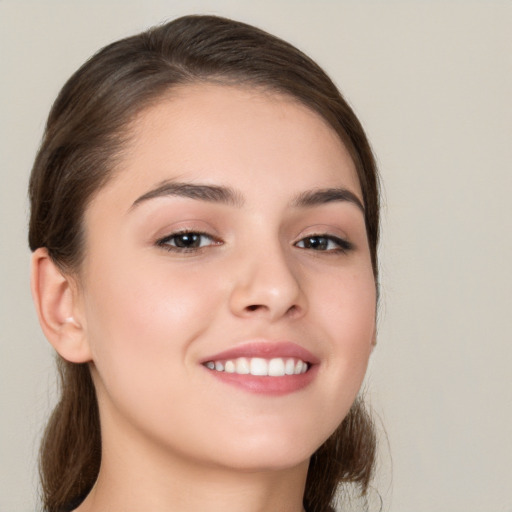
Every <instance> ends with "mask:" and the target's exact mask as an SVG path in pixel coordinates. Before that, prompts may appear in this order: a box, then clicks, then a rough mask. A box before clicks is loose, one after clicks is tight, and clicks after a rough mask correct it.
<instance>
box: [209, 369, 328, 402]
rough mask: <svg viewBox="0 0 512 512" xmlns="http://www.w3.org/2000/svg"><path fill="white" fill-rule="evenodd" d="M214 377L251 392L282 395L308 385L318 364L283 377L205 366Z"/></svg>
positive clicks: (314, 374) (315, 372)
mask: <svg viewBox="0 0 512 512" xmlns="http://www.w3.org/2000/svg"><path fill="white" fill-rule="evenodd" d="M205 370H206V371H207V372H209V373H210V374H211V375H212V376H213V377H215V378H217V379H219V380H220V381H222V382H224V383H225V384H229V385H231V386H235V387H238V388H241V389H243V390H245V391H248V392H250V393H255V394H260V395H270V396H281V395H287V394H290V393H294V392H295V391H299V390H301V389H304V388H305V387H306V386H308V385H309V384H310V383H311V382H312V381H313V379H314V378H315V376H316V374H317V371H318V365H313V366H312V367H310V368H309V370H308V371H307V372H306V373H301V374H299V375H284V376H282V377H269V376H256V375H250V374H243V375H242V374H238V373H227V372H218V371H215V370H210V369H209V368H205Z"/></svg>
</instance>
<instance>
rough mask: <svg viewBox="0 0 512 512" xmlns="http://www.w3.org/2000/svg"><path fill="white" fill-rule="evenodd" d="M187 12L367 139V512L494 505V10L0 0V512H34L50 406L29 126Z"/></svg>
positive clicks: (509, 222) (505, 388)
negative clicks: (340, 105)
mask: <svg viewBox="0 0 512 512" xmlns="http://www.w3.org/2000/svg"><path fill="white" fill-rule="evenodd" d="M188 13H211V14H219V15H223V16H228V17H233V18H236V19H240V20H242V21H246V22H249V23H252V24H255V25H257V26H260V27H261V28H263V29H266V30H268V31H270V32H272V33H275V34H276V35H278V36H281V37H283V38H284V39H286V40H289V41H290V42H292V43H294V44H295V45H297V46H298V47H299V48H301V49H303V50H304V51H306V53H308V54H309V55H311V56H312V57H313V58H314V59H315V60H317V62H319V63H320V64H321V65H322V66H323V67H324V68H325V69H326V71H327V72H328V73H329V74H330V75H331V76H332V77H333V79H334V80H335V82H336V83H337V84H338V86H339V87H340V89H341V90H342V92H343V93H344V94H345V95H346V96H347V98H348V99H349V101H350V103H351V104H352V105H353V106H354V108H355V111H356V113H357V114H358V115H359V117H360V119H361V120H362V122H363V125H364V126H365V128H366V130H367V133H368V135H369V137H370V140H371V141H372V144H373V147H374V149H375V152H376V155H377V158H378V161H379V166H380V171H381V175H382V179H383V184H384V186H383V205H384V209H383V231H382V233H383V238H382V245H381V252H380V254H381V269H382V270H381V272H382V277H381V282H382V296H381V304H380V319H379V337H378V346H377V348H376V350H375V351H374V354H373V356H372V361H371V365H370V370H369V373H368V378H367V381H366V387H367V389H368V396H369V399H370V401H371V402H372V404H373V407H374V409H375V411H376V413H377V414H378V416H379V417H380V418H381V419H382V422H383V423H384V425H385V427H386V430H387V435H388V438H389V445H390V449H388V446H387V442H386V441H385V440H384V441H383V443H382V446H381V456H380V458H381V468H380V473H379V476H378V478H377V480H376V482H375V486H376V488H377V490H378V491H379V492H380V494H381V496H382V499H383V502H384V503H383V510H384V511H393V512H512V377H511V374H512V372H511V368H512V313H511V309H512V271H511V264H512V234H511V233H512V207H511V199H510V198H511V193H512V177H511V176H512V169H511V162H512V143H511V136H512V106H511V99H510V98H511V93H512V57H511V56H512V36H511V34H512V30H511V27H512V2H510V1H484V0H481V1H470V0H469V1H462V0H459V1H431V2H420V1H412V0H411V1H388V2H384V1H357V2H356V1H344V0H338V1H336V0H330V1H329V0H316V1H315V2H313V1H305V0H304V1H303V0H277V1H276V0H274V1H268V0H259V1H257V2H255V1H253V2H249V1H236V0H231V1H230V0H210V1H208V0H204V1H200V0H197V1H189V2H183V1H177V0H167V1H163V0H161V1H158V0H140V1H133V0H123V1H103V2H96V1H92V0H74V1H71V0H67V1H54V0H44V1H28V0H18V1H9V0H0V74H1V79H0V115H1V124H0V173H1V184H0V214H1V217H0V301H1V302H0V320H1V323H0V326H1V329H0V512H28V511H32V510H35V509H36V508H37V472H36V464H35V460H36V453H37V447H38V439H39V437H40V434H41V430H42V428H43V425H44V421H45V419H46V417H47V415H48V413H49V410H50V407H51V405H52V404H53V400H54V389H55V376H54V369H53V358H52V351H51V350H50V346H49V344H47V343H46V341H45V340H44V338H43V335H42V333H41V332H40V329H39V326H38V323H37V319H36V315H35V312H34V309H33V307H32V303H31V298H30V292H29V274H28V272H29V259H30V254H29V250H28V248H27V243H26V224H27V217H28V206H27V200H26V188H27V182H28V176H29V172H30V168H31V165H32V161H33V159H34V155H35V152H36V149H37V146H38V143H39V140H40V138H41V135H42V131H43V126H44V122H45V118H46V116H47V114H48V111H49V108H50V105H51V103H52V101H53V100H54V98H55V96H56V94H57V92H58V90H59V89H60V87H61V86H62V85H63V83H64V81H65V80H66V79H67V78H68V77H69V76H70V74H71V73H72V72H73V71H75V70H76V69H77V68H78V67H79V66H80V65H81V64H82V63H83V61H84V60H85V59H86V58H88V57H89V56H90V55H91V54H92V53H93V52H95V51H96V50H98V49H99V48H100V47H102V46H104V45H105V44H107V43H109V42H111V41H113V40H115V39H118V38H120V37H123V36H127V35H131V34H132V33H135V32H139V31H141V30H143V29H144V28H147V27H149V26H151V25H153V24H155V23H159V22H162V21H164V20H166V19H171V18H174V17H176V16H179V15H182V14H188ZM389 452H391V455H390V454H389ZM227 512H228V511H227ZM276 512H278V511H276Z"/></svg>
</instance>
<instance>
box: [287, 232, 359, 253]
mask: <svg viewBox="0 0 512 512" xmlns="http://www.w3.org/2000/svg"><path fill="white" fill-rule="evenodd" d="M295 245H296V246H297V247H299V248H301V249H310V250H313V251H324V252H346V251H349V250H350V249H352V244H351V243H350V242H347V241H346V240H343V239H342V238H338V237H336V236H332V235H313V236H307V237H305V238H303V239H302V240H299V241H298V242H297V243H296V244H295Z"/></svg>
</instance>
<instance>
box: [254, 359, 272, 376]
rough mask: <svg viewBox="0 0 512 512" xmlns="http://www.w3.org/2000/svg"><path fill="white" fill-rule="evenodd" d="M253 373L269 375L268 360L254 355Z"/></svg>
mask: <svg viewBox="0 0 512 512" xmlns="http://www.w3.org/2000/svg"><path fill="white" fill-rule="evenodd" d="M250 373H251V375H268V362H267V361H266V359H262V358H261V357H253V358H252V359H251V364H250Z"/></svg>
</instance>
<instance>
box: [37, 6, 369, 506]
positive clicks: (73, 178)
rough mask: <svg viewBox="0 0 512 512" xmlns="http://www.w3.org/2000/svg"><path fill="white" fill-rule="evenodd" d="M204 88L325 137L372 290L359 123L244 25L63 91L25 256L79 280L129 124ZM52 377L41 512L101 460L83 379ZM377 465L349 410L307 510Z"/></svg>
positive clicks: (220, 23)
mask: <svg viewBox="0 0 512 512" xmlns="http://www.w3.org/2000/svg"><path fill="white" fill-rule="evenodd" d="M206 81H215V82H218V83H221V84H222V83H224V84H227V83H229V84H244V85H248V86H252V87H254V86H256V87H261V88H264V89H266V90H269V91H275V92H279V93H281V94H283V93H284V94H286V95H288V96H291V97H293V98H295V99H296V100H298V101H300V102H302V103H303V104H304V105H306V106H308V107H309V108H311V109H312V110H313V111H315V112H317V113H318V114H319V115H321V116H322V117H323V118H324V119H325V120H326V121H327V122H328V123H329V124H330V125H331V126H332V128H333V129H334V130H335V131H336V132H337V134H338V135H339V137H340V139H341V140H342V141H343V143H344V144H345V146H346V147H347V149H348V151H349V152H350V154H351V156H352V158H353V160H354V162H355V165H356V169H357V173H358V177H359V181H360V184H361V189H362V194H363V201H364V205H365V222H366V230H367V236H368V240H369V246H370V252H371V258H372V264H373V270H374V274H375V282H376V283H377V243H378V235H379V193H378V178H377V171H376V166H375V161H374V158H373V154H372V151H371V148H370V146H369V143H368V141H367V138H366V136H365V133H364V131H363V129H362V127H361V124H360V123H359V121H358V119H357V117H356V116H355V114H354V113H353V111H352V110H351V108H350V107H349V105H348V104H347V103H346V101H345V100H344V99H343V97H342V96H341V95H340V93H339V91H338V90H337V88H336V87H335V85H334V84H333V83H332V81H331V80H330V79H329V78H328V76H327V75H326V74H325V72H324V71H323V70H322V69H321V68H320V67H319V66H318V65H317V64H316V63H315V62H313V61H312V60H311V59H310V58H309V57H307V56H306V55H304V54H303V53H302V52H300V51H299V50H297V49H296V48H294V47H293V46H291V45H290V44H288V43H286V42H284V41H282V40H280V39H278V38H276V37H274V36H272V35H270V34H267V33H266V32H263V31H262V30H259V29H257V28H254V27H252V26H250V25H246V24H244V23H239V22H235V21H232V20H228V19H224V18H219V17H214V16H185V17H182V18H179V19H177V20H174V21H172V22H170V23H167V24H165V25H162V26H158V27H155V28H152V29H150V30H148V31H146V32H143V33H141V34H139V35H136V36H132V37H129V38H126V39H123V40H121V41H118V42H115V43H113V44H111V45H109V46H107V47H105V48H104V49H102V50H100V51H99V52H98V53H97V54H96V55H94V56H93V57H92V58H91V59H90V60H89V61H87V62H86V63H85V64H84V65H83V66H82V67H81V68H80V69H79V70H78V71H77V72H76V73H75V74H74V75H73V76H72V77H71V78H70V79H69V80H68V82H67V83H66V84H65V85H64V87H63V89H62V90H61V92H60V94H59V96H58V97H57V100H56V101H55V104H54V105H53V107H52V110H51V112H50V115H49V118H48V121H47V125H46V130H45V134H44V137H43V141H42V144H41V147H40V149H39V152H38V154H37V157H36V160H35V163H34V167H33V170H32V175H31V178H30V185H29V195H30V201H31V217H30V230H29V244H30V248H31V249H32V250H33V251H34V250H35V249H37V248H38V247H46V248H47V249H48V252H49V255H50V257H51V258H52V259H53V261H54V262H55V263H56V264H57V265H59V267H60V268H61V269H62V270H63V271H65V272H70V273H73V272H77V271H78V270H79V268H80V263H81V260H82V258H83V257H84V250H83V233H82V219H83V215H84V212H85V210H86V208H87V205H88V203H89V202H90V201H91V199H92V198H93V196H94V194H95V193H97V192H98V190H100V189H101V187H102V186H103V185H104V184H105V183H106V182H107V180H108V179H110V178H111V175H112V173H113V169H114V168H115V163H116V161H117V159H118V157H119V156H120V155H121V154H122V151H123V147H124V144H125V142H126V139H127V134H128V128H129V125H130V121H132V120H133V118H134V117H135V116H136V115H137V114H138V113H139V112H141V111H142V110H143V109H144V108H147V107H148V106H149V105H150V104H153V103H155V102H157V101H158V100H159V99H160V98H161V97H162V95H163V94H164V93H165V92H166V91H168V90H169V89H171V88H173V87H175V86H177V85H178V84H182V85H183V84H188V83H197V82H206ZM58 368H59V372H60V377H61V397H60V401H59V402H58V404H57V406H56V408H55V410H54V411H53V414H52V416H51V418H50V421H49V423H48V426H47V429H46V432H45V436H44V439H43V443H42V447H41V454H40V473H41V482H42V494H43V506H44V510H46V511H48V512H56V511H61V510H63V509H65V508H68V509H69V507H73V506H78V504H79V503H80V501H81V500H82V499H83V498H84V497H85V496H86V495H87V493H88V492H89V491H90V490H91V488H92V486H93V484H94V482H95V479H96V477H97V475H98V471H99V466H100V460H101V436H100V424H99V421H100V419H99V414H98V406H97V402H96V394H95V390H94V386H93V383H92V379H91V376H90V373H89V368H88V366H87V364H73V363H69V362H67V361H64V360H62V359H59V360H58ZM374 459H375V434H374V430H373V426H372V423H371V421H370V419H369V416H368V415H367V413H366V412H365V409H364V406H363V403H362V401H361V400H357V401H356V402H355V403H354V405H353V406H352V408H351V410H350V412H349V414H348V415H347V417H346V418H345V419H344V421H343V422H342V424H341V425H340V426H339V428H338V429H337V430H336V431H335V432H334V434H333V435H332V436H331V437H330V438H329V439H328V440H327V441H326V442H325V443H324V444H323V445H322V446H321V447H320V448H319V449H318V450H317V452H316V453H315V454H314V455H313V456H312V458H311V462H310V468H309V473H308V478H307V483H306V491H305V495H304V505H305V507H306V508H307V510H308V511H309V512H320V511H321V512H324V511H325V510H329V507H331V506H332V502H333V498H334V495H335V492H336V489H337V488H338V486H339V484H340V483H355V484H356V485H358V486H359V487H360V489H361V491H362V493H365V492H366V490H367V488H368V484H369V482H370V479H371V476H372V472H373V466H374Z"/></svg>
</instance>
